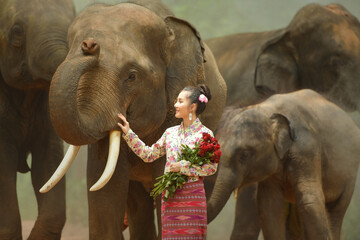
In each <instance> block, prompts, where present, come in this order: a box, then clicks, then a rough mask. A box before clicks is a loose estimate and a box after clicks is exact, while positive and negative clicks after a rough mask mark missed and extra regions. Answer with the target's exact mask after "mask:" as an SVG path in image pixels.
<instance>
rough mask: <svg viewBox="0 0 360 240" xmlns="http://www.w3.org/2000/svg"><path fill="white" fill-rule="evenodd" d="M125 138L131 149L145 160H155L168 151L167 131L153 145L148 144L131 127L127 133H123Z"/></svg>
mask: <svg viewBox="0 0 360 240" xmlns="http://www.w3.org/2000/svg"><path fill="white" fill-rule="evenodd" d="M123 138H124V139H125V141H126V142H127V144H128V145H129V147H130V148H131V150H133V152H134V153H135V154H136V155H138V156H139V157H140V158H141V159H142V160H143V161H144V162H153V161H155V160H156V159H158V158H159V157H162V156H164V155H165V153H166V147H165V146H166V145H165V140H166V131H165V132H164V134H163V135H162V136H161V138H160V139H159V140H158V141H157V142H156V143H154V144H153V145H152V146H151V147H149V146H146V144H145V143H144V142H143V141H141V139H140V138H139V137H138V136H137V135H136V134H135V133H134V132H133V131H132V130H131V129H129V131H128V133H127V134H123Z"/></svg>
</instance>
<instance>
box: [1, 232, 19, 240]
mask: <svg viewBox="0 0 360 240" xmlns="http://www.w3.org/2000/svg"><path fill="white" fill-rule="evenodd" d="M0 239H1V240H22V239H23V238H22V235H21V233H20V235H18V234H17V235H16V236H9V235H2V234H0Z"/></svg>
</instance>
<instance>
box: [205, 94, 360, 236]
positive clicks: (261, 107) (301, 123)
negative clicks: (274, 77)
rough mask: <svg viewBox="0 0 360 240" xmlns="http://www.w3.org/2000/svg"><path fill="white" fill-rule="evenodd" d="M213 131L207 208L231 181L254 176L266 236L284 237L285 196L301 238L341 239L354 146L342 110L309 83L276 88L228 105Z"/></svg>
mask: <svg viewBox="0 0 360 240" xmlns="http://www.w3.org/2000/svg"><path fill="white" fill-rule="evenodd" d="M218 134H219V135H218V138H219V144H220V145H221V147H222V154H223V155H222V158H221V165H220V166H219V170H218V177H217V180H216V183H215V188H214V190H213V194H212V195H211V198H210V200H209V201H208V211H209V212H212V213H211V215H215V213H214V212H218V211H220V210H221V208H222V207H223V206H224V204H225V203H226V201H227V199H228V198H229V196H230V194H231V192H232V191H233V190H234V189H235V188H238V187H239V188H242V187H245V186H247V185H249V184H252V183H255V182H257V183H258V191H257V206H258V209H259V219H260V223H261V227H262V230H263V234H264V238H265V239H267V240H268V239H270V240H271V239H274V240H282V239H287V236H286V221H287V219H286V218H287V214H286V213H287V211H288V210H287V209H286V206H287V204H286V203H292V204H294V205H295V206H296V212H297V213H298V216H299V219H300V221H299V222H300V226H301V229H302V237H304V239H330V240H331V239H333V240H335V239H337V240H338V239H340V232H341V225H342V221H343V217H344V215H345V212H346V209H347V207H348V205H349V203H350V200H351V197H352V194H353V191H354V186H355V181H356V176H357V171H358V166H359V157H358V156H359V154H360V148H359V145H360V129H359V128H358V127H357V125H356V124H355V122H354V121H353V120H352V119H351V117H350V116H349V115H348V114H347V113H346V112H345V111H343V110H342V109H341V108H340V107H338V106H337V105H335V104H334V103H332V102H330V101H328V100H326V99H325V98H324V97H322V96H321V95H320V94H318V93H316V92H315V91H313V90H309V89H305V90H299V91H296V92H292V93H285V94H276V95H273V96H271V97H270V98H268V99H267V100H266V101H264V102H262V103H260V104H256V105H252V106H248V107H244V108H232V109H228V110H227V111H226V113H225V114H224V116H223V120H222V123H221V126H220V129H219V132H218ZM298 239H299V238H298ZM301 239H302V238H301Z"/></svg>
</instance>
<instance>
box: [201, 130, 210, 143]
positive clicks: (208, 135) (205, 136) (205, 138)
mask: <svg viewBox="0 0 360 240" xmlns="http://www.w3.org/2000/svg"><path fill="white" fill-rule="evenodd" d="M211 138H212V137H211V135H210V134H208V133H205V132H204V133H203V140H204V141H205V142H208V141H210V140H211Z"/></svg>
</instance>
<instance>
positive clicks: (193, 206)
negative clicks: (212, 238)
mask: <svg viewBox="0 0 360 240" xmlns="http://www.w3.org/2000/svg"><path fill="white" fill-rule="evenodd" d="M163 197H164V195H163V196H162V199H163ZM161 221H162V239H163V240H180V239H181V240H200V239H201V240H202V239H205V236H206V228H207V215H206V197H205V190H204V184H203V181H202V179H199V181H196V182H191V183H186V184H184V185H183V188H182V189H178V190H176V192H175V197H174V198H170V199H168V201H167V202H164V201H163V200H162V201H161Z"/></svg>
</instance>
